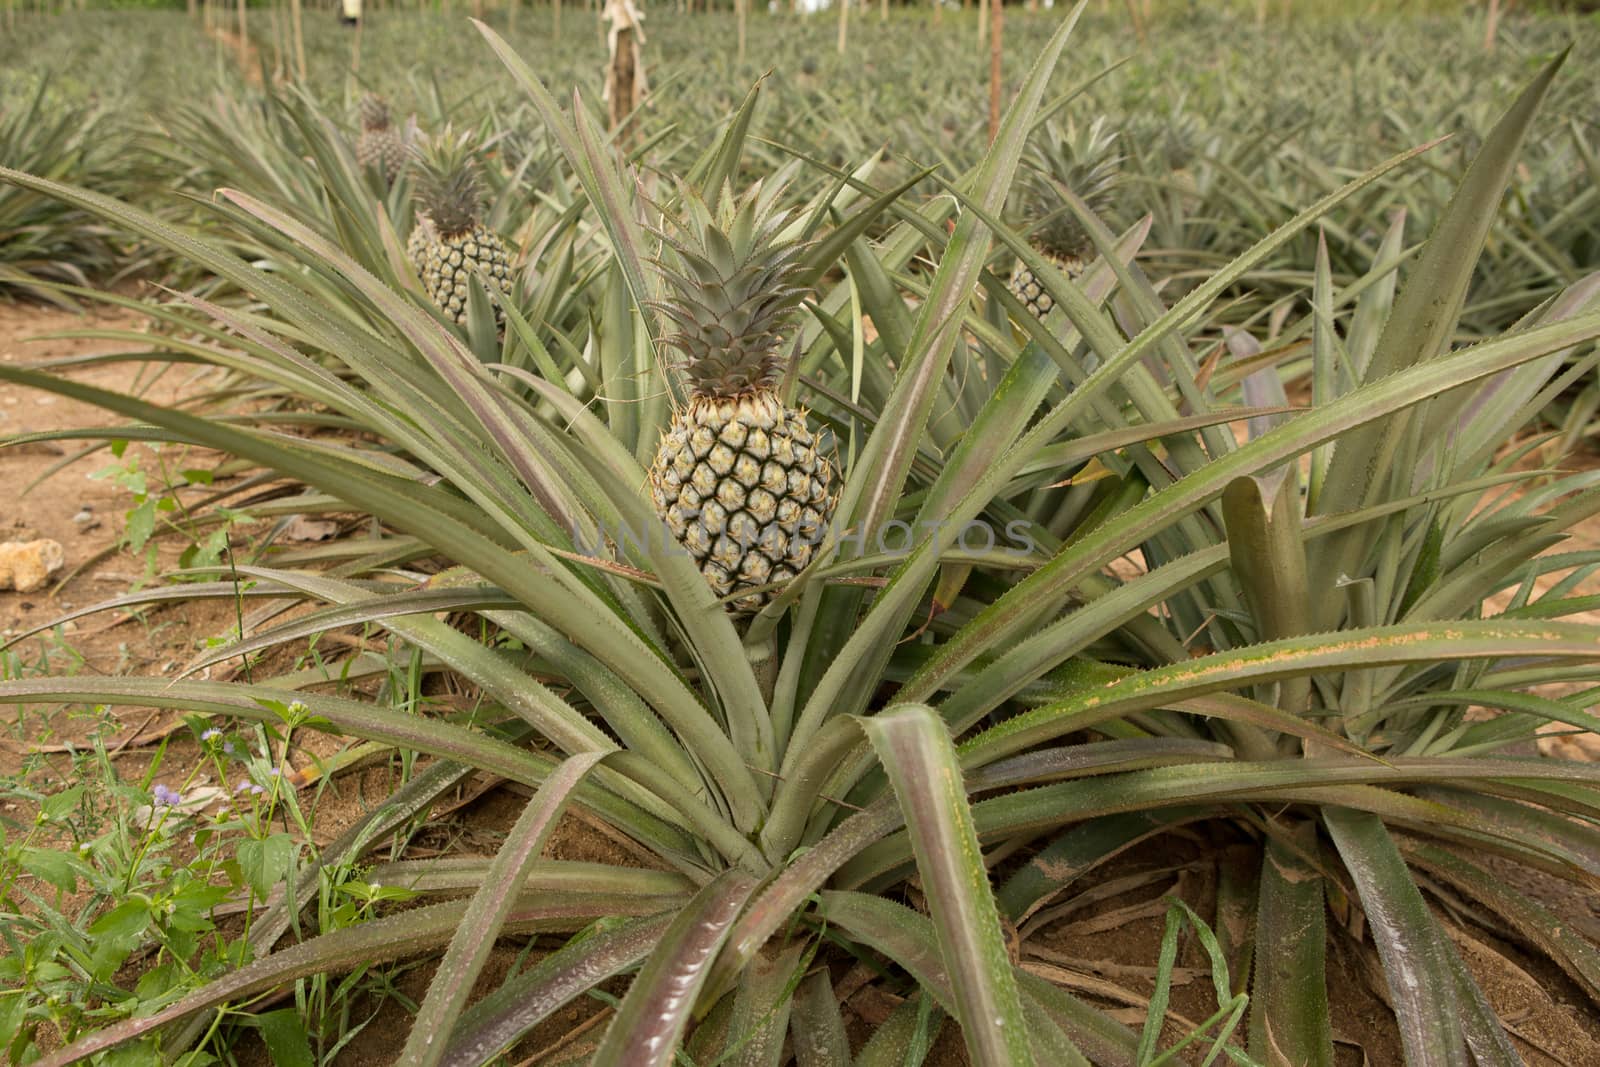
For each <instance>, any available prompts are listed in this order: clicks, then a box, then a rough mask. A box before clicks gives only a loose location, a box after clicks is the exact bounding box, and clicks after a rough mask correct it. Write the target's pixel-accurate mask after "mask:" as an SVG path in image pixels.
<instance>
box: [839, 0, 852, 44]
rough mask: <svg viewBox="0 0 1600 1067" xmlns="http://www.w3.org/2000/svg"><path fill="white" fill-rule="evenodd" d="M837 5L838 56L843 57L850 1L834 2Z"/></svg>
mask: <svg viewBox="0 0 1600 1067" xmlns="http://www.w3.org/2000/svg"><path fill="white" fill-rule="evenodd" d="M835 3H837V4H838V5H839V54H840V55H841V56H842V55H844V48H845V35H846V33H847V32H848V30H849V28H850V0H835Z"/></svg>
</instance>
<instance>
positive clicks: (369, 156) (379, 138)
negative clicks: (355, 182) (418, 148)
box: [356, 93, 406, 180]
mask: <svg viewBox="0 0 1600 1067" xmlns="http://www.w3.org/2000/svg"><path fill="white" fill-rule="evenodd" d="M358 115H359V118H360V120H361V136H360V137H358V138H357V139H356V162H357V163H359V164H361V166H363V167H368V168H371V169H372V170H376V171H377V172H378V173H379V174H381V175H383V177H384V179H385V180H393V179H394V178H396V177H398V176H399V174H400V172H401V171H402V170H404V169H405V165H406V142H405V138H404V137H403V136H401V134H400V131H399V130H397V129H395V128H394V126H393V124H392V123H391V122H390V120H389V104H388V102H387V101H385V100H384V99H383V97H381V96H379V95H377V94H376V93H368V94H367V95H365V96H363V97H362V98H361V104H360V107H359V109H358Z"/></svg>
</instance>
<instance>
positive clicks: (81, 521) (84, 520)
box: [72, 508, 94, 526]
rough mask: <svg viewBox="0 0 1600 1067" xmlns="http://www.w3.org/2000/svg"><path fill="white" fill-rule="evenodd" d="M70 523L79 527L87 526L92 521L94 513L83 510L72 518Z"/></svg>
mask: <svg viewBox="0 0 1600 1067" xmlns="http://www.w3.org/2000/svg"><path fill="white" fill-rule="evenodd" d="M72 521H73V522H75V523H77V524H78V525H79V526H87V525H89V524H90V523H91V522H93V521H94V512H92V511H90V510H89V509H88V508H84V509H82V510H81V511H79V512H78V513H77V514H76V515H74V516H72Z"/></svg>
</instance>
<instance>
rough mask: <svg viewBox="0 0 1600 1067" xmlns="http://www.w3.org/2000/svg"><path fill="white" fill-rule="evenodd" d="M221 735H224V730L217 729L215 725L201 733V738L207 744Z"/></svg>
mask: <svg viewBox="0 0 1600 1067" xmlns="http://www.w3.org/2000/svg"><path fill="white" fill-rule="evenodd" d="M221 736H222V731H221V730H219V729H217V728H216V727H215V726H213V727H211V729H209V730H207V731H205V732H204V733H203V734H201V735H200V740H202V741H204V742H205V743H206V744H208V745H209V744H210V743H211V742H213V741H215V740H216V739H217V738H219V737H221Z"/></svg>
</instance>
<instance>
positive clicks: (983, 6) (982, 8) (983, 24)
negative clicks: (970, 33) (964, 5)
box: [978, 0, 989, 48]
mask: <svg viewBox="0 0 1600 1067" xmlns="http://www.w3.org/2000/svg"><path fill="white" fill-rule="evenodd" d="M988 39H989V0H978V47H979V48H982V47H983V42H985V41H987V40H988Z"/></svg>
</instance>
